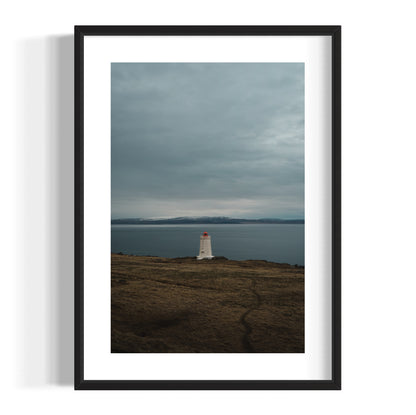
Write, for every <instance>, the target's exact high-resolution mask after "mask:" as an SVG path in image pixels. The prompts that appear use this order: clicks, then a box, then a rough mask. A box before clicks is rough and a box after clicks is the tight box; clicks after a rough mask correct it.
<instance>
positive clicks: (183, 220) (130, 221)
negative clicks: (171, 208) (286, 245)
mask: <svg viewBox="0 0 416 415" xmlns="http://www.w3.org/2000/svg"><path fill="white" fill-rule="evenodd" d="M250 223H254V224H255V223H258V224H260V223H280V224H303V223H305V220H304V219H273V218H264V219H236V218H228V217H225V216H215V217H211V216H202V217H197V218H195V217H179V218H169V219H143V218H127V219H112V220H111V224H113V225H178V224H181V225H191V224H195V225H199V224H201V225H202V224H204V225H206V224H250Z"/></svg>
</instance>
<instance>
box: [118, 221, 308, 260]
mask: <svg viewBox="0 0 416 415" xmlns="http://www.w3.org/2000/svg"><path fill="white" fill-rule="evenodd" d="M204 231H207V232H208V233H209V235H210V236H211V244H212V254H213V255H214V256H225V257H227V258H228V259H237V260H244V259H265V260H267V261H273V262H286V263H289V264H292V265H294V264H298V265H304V225H278V224H273V225H271V224H264V225H257V224H256V225H232V224H230V225H228V224H226V225H111V252H115V253H117V252H123V253H124V254H131V255H155V256H161V257H166V258H176V257H185V256H197V255H198V253H199V236H200V235H201V234H202V232H204Z"/></svg>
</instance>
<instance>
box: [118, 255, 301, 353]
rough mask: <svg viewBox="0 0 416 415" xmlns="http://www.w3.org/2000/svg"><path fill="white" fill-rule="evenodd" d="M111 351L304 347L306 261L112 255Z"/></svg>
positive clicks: (249, 350)
mask: <svg viewBox="0 0 416 415" xmlns="http://www.w3.org/2000/svg"><path fill="white" fill-rule="evenodd" d="M111 268H112V272H111V351H112V352H113V353H143V352H149V353H169V352H172V353H303V352H304V268H303V267H296V266H292V265H288V264H276V263H273V262H267V261H254V260H250V261H232V260H227V259H225V258H219V259H213V260H202V261H197V260H196V259H195V258H175V259H168V258H161V257H139V256H130V255H118V254H112V255H111Z"/></svg>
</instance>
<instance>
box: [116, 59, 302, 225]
mask: <svg viewBox="0 0 416 415" xmlns="http://www.w3.org/2000/svg"><path fill="white" fill-rule="evenodd" d="M111 77H112V84H111V88H112V90H111V100H112V103H111V108H112V109H111V111H112V113H111V124H112V126H111V134H112V217H113V218H119V217H162V216H163V217H171V216H185V215H186V216H190V215H192V216H199V215H209V216H217V215H221V216H234V217H247V218H259V217H280V218H294V217H296V218H302V217H303V216H304V65H303V64H302V63H264V64H262V63H235V64H233V63H227V64H225V63H213V64H211V63H207V64H201V63H195V64H182V63H178V64H173V63H167V64H159V63H155V64H151V63H138V64H136V63H113V64H112V71H111Z"/></svg>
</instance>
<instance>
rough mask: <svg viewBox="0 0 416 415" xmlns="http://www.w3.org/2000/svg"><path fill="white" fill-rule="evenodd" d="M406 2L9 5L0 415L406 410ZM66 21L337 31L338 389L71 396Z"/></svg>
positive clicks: (411, 55)
mask: <svg viewBox="0 0 416 415" xmlns="http://www.w3.org/2000/svg"><path fill="white" fill-rule="evenodd" d="M412 3H413V2H411V1H401V0H398V1H395V2H385V1H367V2H364V1H362V0H361V1H349V2H339V1H322V0H315V1H308V0H292V1H285V2H282V1H276V0H274V1H261V0H257V1H256V2H248V1H243V0H238V1H229V2H225V1H221V0H211V1H209V2H208V1H207V2H199V3H198V5H197V2H195V1H183V0H175V1H153V2H149V1H146V2H144V1H140V0H138V1H125V0H118V1H85V0H84V1H78V0H76V1H74V0H72V1H47V0H37V1H28V0H20V1H19V0H16V1H14V2H4V3H3V4H2V8H1V10H2V12H1V14H2V24H1V26H0V30H1V37H0V39H1V45H2V47H1V63H0V71H1V77H0V82H1V89H0V101H1V111H0V114H1V129H0V131H1V134H0V136H1V141H2V147H1V150H2V151H1V163H0V168H1V179H2V192H1V193H2V196H3V197H2V202H1V207H2V212H1V216H0V218H1V219H2V227H1V229H2V238H1V244H2V246H1V249H0V252H1V254H2V272H1V281H2V284H1V288H2V289H1V290H0V295H1V301H0V307H1V309H0V312H1V314H0V315H1V321H2V331H1V339H2V340H1V342H0V347H1V358H2V359H1V360H2V364H1V371H0V372H1V375H0V378H1V383H2V385H1V393H2V399H1V407H2V412H4V413H8V414H15V413H35V414H37V413H44V414H55V413H60V414H74V413H101V414H110V413H112V414H114V413H116V412H117V413H125V412H128V413H130V412H137V413H144V414H148V413H181V414H182V413H200V414H212V413H213V412H214V411H215V412H217V413H236V412H237V411H239V412H241V413H243V414H253V413H278V412H280V413H284V414H306V413H307V414H309V413H312V414H315V413H316V414H332V413H333V412H337V413H339V414H350V413H352V412H353V413H359V414H361V413H368V412H371V413H379V412H381V411H383V410H385V411H386V412H387V413H389V412H390V413H393V412H394V413H410V412H412V410H413V411H414V410H415V403H414V399H413V396H412V393H413V387H414V378H415V372H416V359H415V351H416V342H415V334H414V333H415V330H414V316H415V307H414V300H413V299H414V293H415V288H416V283H415V279H416V274H415V268H414V262H413V259H414V257H415V243H414V239H415V238H414V235H415V233H416V224H415V218H414V216H415V212H416V203H415V190H414V188H415V184H414V181H415V180H416V174H415V173H416V172H415V163H414V159H415V150H416V144H415V142H416V132H415V130H416V129H415V123H414V119H415V114H416V108H415V97H416V81H415V79H416V65H415V64H416V53H415V50H416V47H415V44H416V42H415V41H416V34H415V30H414V28H413V26H414V12H413V11H412V7H411V5H412ZM75 24H79V25H80V24H341V25H342V26H343V232H344V233H343V390H342V391H341V392H332V391H328V392H312V391H306V392H233V391H232V392H202V391H201V392H158V391H153V392H139V391H138V392H99V391H97V392H81V391H79V392H74V391H73V388H72V380H73V377H72V366H73V357H72V353H73V346H72V343H73V338H72V331H73V318H72V312H73V306H72V302H73V289H72V287H73V248H72V245H73V236H72V230H73V208H72V204H73V196H72V195H73V179H72V176H73V167H72V156H73V142H72V140H73V126H72V117H73V60H72V53H73V46H72V38H71V34H72V31H73V26H74V25H75ZM412 381H413V382H412ZM6 406H7V407H8V409H5V407H6ZM4 409H5V410H4Z"/></svg>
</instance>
